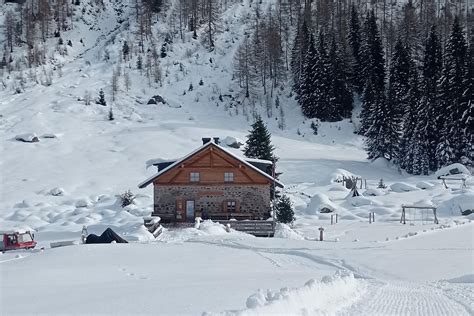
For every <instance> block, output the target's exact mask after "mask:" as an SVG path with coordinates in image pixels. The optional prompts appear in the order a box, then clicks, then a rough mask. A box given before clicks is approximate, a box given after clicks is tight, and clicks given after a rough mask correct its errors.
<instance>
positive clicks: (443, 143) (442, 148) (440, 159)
mask: <svg viewBox="0 0 474 316" xmlns="http://www.w3.org/2000/svg"><path fill="white" fill-rule="evenodd" d="M448 125H449V124H448V122H447V121H445V123H444V126H443V129H442V130H441V131H439V133H440V138H439V141H438V145H437V146H436V158H437V163H438V168H441V167H445V166H447V165H449V164H451V163H452V162H453V161H454V160H455V159H456V157H455V155H454V152H453V148H452V146H451V142H450V140H449V133H448V132H449V131H448Z"/></svg>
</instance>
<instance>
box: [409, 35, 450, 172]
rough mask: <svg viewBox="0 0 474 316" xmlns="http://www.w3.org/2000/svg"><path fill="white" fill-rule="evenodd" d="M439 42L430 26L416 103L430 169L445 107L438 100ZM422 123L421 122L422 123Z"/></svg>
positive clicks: (435, 163)
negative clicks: (418, 97)
mask: <svg viewBox="0 0 474 316" xmlns="http://www.w3.org/2000/svg"><path fill="white" fill-rule="evenodd" d="M441 66H442V58H441V44H440V41H439V39H438V35H437V31H436V28H435V27H434V26H433V27H431V30H430V33H429V34H428V38H427V39H426V41H425V48H424V53H423V64H422V78H421V89H420V91H421V93H420V100H419V102H418V105H417V112H418V113H417V118H418V120H419V121H424V122H418V123H417V126H418V128H421V126H423V128H424V130H423V133H424V135H425V136H424V137H423V138H422V139H421V140H416V141H422V142H426V144H423V146H424V148H425V149H426V155H427V156H428V165H429V169H430V170H436V168H437V165H438V163H437V157H436V147H437V145H438V140H439V132H440V131H441V130H442V129H443V120H444V119H445V117H444V116H445V115H446V113H443V112H444V111H445V109H443V107H442V106H440V104H439V100H438V87H437V86H438V80H439V78H440V75H441ZM422 123H423V124H422ZM419 133H421V131H420V132H419Z"/></svg>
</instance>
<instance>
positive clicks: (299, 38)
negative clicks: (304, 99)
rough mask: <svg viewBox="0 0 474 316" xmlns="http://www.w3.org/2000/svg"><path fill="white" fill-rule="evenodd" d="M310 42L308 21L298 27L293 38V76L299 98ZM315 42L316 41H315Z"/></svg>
mask: <svg viewBox="0 0 474 316" xmlns="http://www.w3.org/2000/svg"><path fill="white" fill-rule="evenodd" d="M309 43H310V32H309V30H308V26H307V24H306V21H303V23H301V24H300V26H299V27H297V29H296V35H295V39H294V40H293V48H292V50H291V62H290V67H291V73H292V77H293V91H294V92H295V93H296V97H297V98H298V97H299V95H300V91H299V90H300V84H301V76H302V73H303V68H304V64H305V56H306V53H307V51H308V46H309ZM313 44H314V43H313Z"/></svg>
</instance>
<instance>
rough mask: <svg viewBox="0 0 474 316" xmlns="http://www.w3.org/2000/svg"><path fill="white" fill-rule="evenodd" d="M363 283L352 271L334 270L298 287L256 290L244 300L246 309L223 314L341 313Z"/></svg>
mask: <svg viewBox="0 0 474 316" xmlns="http://www.w3.org/2000/svg"><path fill="white" fill-rule="evenodd" d="M365 289H366V287H365V284H364V283H363V281H361V280H356V279H355V278H354V275H353V274H352V273H351V272H348V271H345V270H339V271H337V272H336V273H335V274H334V275H333V276H325V277H323V278H322V279H321V280H320V281H316V280H314V279H311V280H309V281H308V282H306V284H305V285H304V286H302V287H300V288H294V289H290V288H287V287H285V288H282V289H280V290H277V291H272V290H266V291H264V290H259V291H258V292H256V293H254V294H252V295H251V296H249V297H248V298H247V302H246V305H247V309H245V310H241V311H238V312H227V313H226V315H242V316H243V315H277V314H278V315H321V314H323V315H326V314H333V313H336V312H340V311H343V310H344V309H345V308H347V307H349V306H351V305H352V304H354V303H355V302H357V300H359V298H360V297H361V295H363V294H364V293H365Z"/></svg>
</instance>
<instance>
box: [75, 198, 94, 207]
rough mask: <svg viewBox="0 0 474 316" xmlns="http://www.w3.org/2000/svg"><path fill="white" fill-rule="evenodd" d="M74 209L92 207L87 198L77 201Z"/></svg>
mask: <svg viewBox="0 0 474 316" xmlns="http://www.w3.org/2000/svg"><path fill="white" fill-rule="evenodd" d="M75 205H76V207H80V208H82V207H90V206H91V205H92V203H91V200H90V199H88V198H81V199H78V200H77V201H76V203H75Z"/></svg>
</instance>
